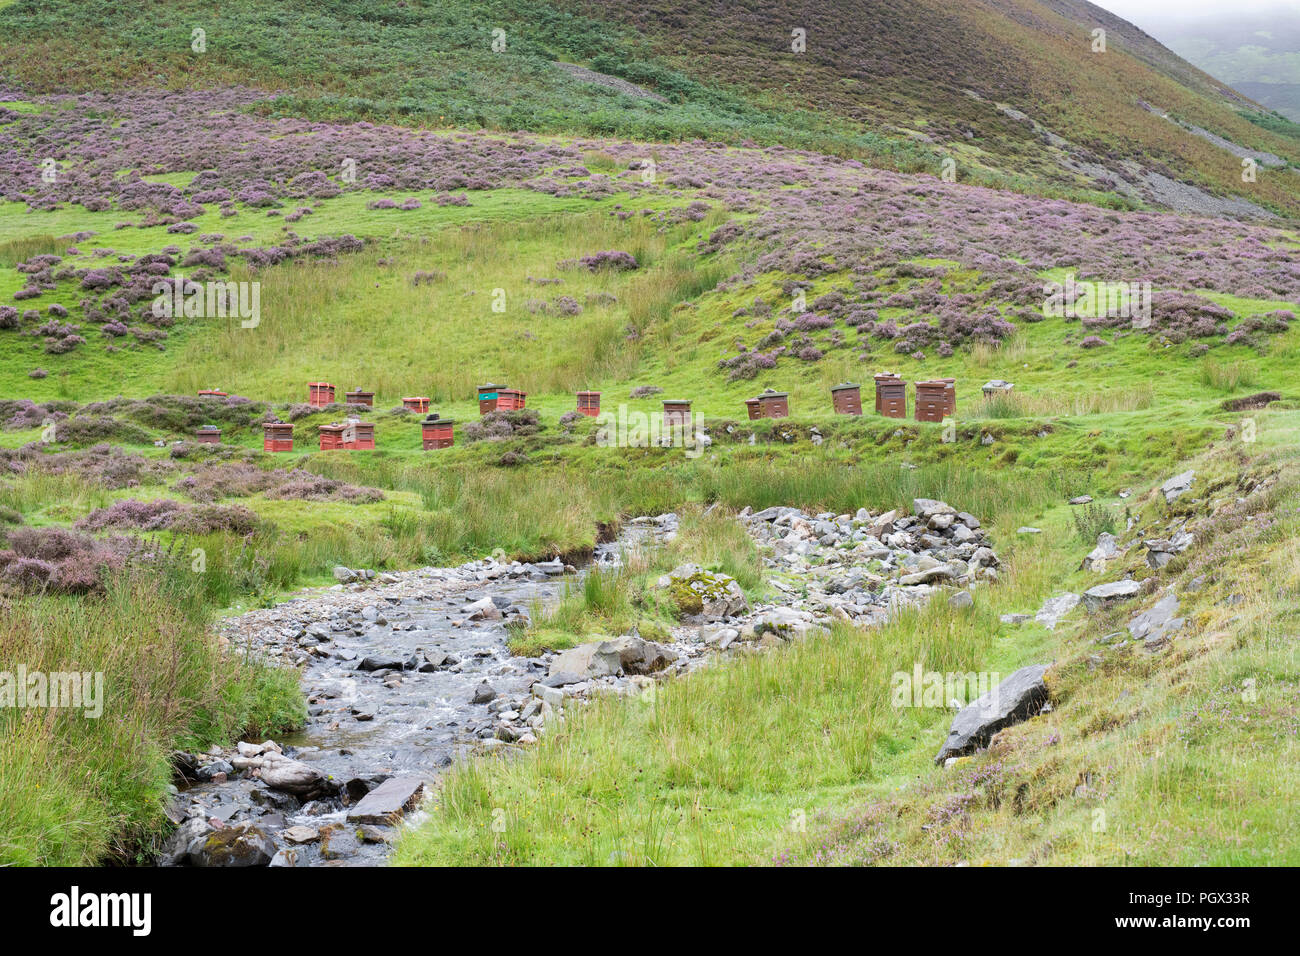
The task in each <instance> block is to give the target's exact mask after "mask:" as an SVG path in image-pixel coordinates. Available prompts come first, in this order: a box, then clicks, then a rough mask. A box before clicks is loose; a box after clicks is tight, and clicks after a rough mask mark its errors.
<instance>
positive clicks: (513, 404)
mask: <svg viewBox="0 0 1300 956" xmlns="http://www.w3.org/2000/svg"><path fill="white" fill-rule="evenodd" d="M526 398H528V393H527V392H522V391H520V390H519V389H517V388H499V389H497V411H499V412H517V411H519V410H520V409H521V408H523V407H524V400H525V399H526Z"/></svg>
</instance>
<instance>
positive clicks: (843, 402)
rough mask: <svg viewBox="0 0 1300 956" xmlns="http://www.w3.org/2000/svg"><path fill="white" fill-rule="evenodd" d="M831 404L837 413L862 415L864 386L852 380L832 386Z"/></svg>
mask: <svg viewBox="0 0 1300 956" xmlns="http://www.w3.org/2000/svg"><path fill="white" fill-rule="evenodd" d="M831 405H832V406H833V407H834V409H835V414H836V415H861V414H862V388H861V387H860V386H858V385H854V384H853V383H852V382H845V383H844V384H843V385H836V386H834V387H832V388H831Z"/></svg>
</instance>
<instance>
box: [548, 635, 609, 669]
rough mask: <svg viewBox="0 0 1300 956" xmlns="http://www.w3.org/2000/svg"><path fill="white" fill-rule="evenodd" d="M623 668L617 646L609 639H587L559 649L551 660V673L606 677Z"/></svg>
mask: <svg viewBox="0 0 1300 956" xmlns="http://www.w3.org/2000/svg"><path fill="white" fill-rule="evenodd" d="M622 670H623V660H622V655H621V654H620V652H619V648H617V647H615V646H614V644H613V643H612V642H610V641H589V642H587V643H586V644H579V645H578V646H577V647H570V648H569V649H568V650H564V651H561V652H560V653H559V654H557V655H556V656H555V660H553V661H551V667H550V673H551V674H562V673H571V674H582V675H584V677H608V676H610V675H611V674H618V673H621V672H622Z"/></svg>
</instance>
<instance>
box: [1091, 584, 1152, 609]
mask: <svg viewBox="0 0 1300 956" xmlns="http://www.w3.org/2000/svg"><path fill="white" fill-rule="evenodd" d="M1141 590H1142V585H1140V584H1138V582H1136V581H1110V582H1107V583H1106V584H1098V585H1097V586H1096V587H1091V588H1088V590H1086V591H1084V592H1083V606H1084V607H1085V608H1087V609H1088V612H1089V613H1090V614H1096V613H1097V612H1098V611H1102V610H1105V609H1106V608H1108V607H1113V606H1114V605H1116V604H1120V603H1122V602H1124V601H1130V600H1132V599H1133V598H1135V597H1137V596H1138V592H1139V591H1141Z"/></svg>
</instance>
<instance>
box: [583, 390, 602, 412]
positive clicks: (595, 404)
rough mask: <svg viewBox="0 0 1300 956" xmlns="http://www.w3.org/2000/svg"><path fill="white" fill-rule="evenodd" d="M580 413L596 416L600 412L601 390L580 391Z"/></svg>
mask: <svg viewBox="0 0 1300 956" xmlns="http://www.w3.org/2000/svg"><path fill="white" fill-rule="evenodd" d="M578 414H579V415H586V416H587V417H589V418H595V417H596V416H597V415H599V414H600V392H579V393H578Z"/></svg>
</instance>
